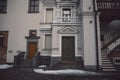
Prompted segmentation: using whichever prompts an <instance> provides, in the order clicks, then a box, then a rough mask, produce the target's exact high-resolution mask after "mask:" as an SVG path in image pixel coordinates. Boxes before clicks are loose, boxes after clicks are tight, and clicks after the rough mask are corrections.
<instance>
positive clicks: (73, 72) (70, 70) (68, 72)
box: [34, 69, 95, 75]
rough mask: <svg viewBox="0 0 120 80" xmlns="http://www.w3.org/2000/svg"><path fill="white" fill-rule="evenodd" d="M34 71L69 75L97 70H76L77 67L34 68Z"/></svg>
mask: <svg viewBox="0 0 120 80" xmlns="http://www.w3.org/2000/svg"><path fill="white" fill-rule="evenodd" d="M34 72H36V73H40V74H54V75H58V74H59V75H60V74H62V75H63V74H67V75H71V74H72V75H73V74H74V75H79V74H91V73H92V74H95V72H89V71H84V70H75V69H64V70H43V69H34Z"/></svg>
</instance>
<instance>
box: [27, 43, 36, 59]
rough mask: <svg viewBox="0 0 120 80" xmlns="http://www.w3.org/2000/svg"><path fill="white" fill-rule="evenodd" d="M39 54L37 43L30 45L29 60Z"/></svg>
mask: <svg viewBox="0 0 120 80" xmlns="http://www.w3.org/2000/svg"><path fill="white" fill-rule="evenodd" d="M36 53H37V42H29V43H28V58H29V59H31V58H33V57H34V56H35V54H36Z"/></svg>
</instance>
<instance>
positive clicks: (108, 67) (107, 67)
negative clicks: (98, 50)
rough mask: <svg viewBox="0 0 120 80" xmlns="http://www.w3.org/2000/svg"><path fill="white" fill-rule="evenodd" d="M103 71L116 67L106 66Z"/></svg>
mask: <svg viewBox="0 0 120 80" xmlns="http://www.w3.org/2000/svg"><path fill="white" fill-rule="evenodd" d="M102 68H103V69H115V67H114V66H104V67H102Z"/></svg>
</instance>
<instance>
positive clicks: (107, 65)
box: [102, 64, 113, 67]
mask: <svg viewBox="0 0 120 80" xmlns="http://www.w3.org/2000/svg"><path fill="white" fill-rule="evenodd" d="M102 66H103V67H104V66H113V64H102Z"/></svg>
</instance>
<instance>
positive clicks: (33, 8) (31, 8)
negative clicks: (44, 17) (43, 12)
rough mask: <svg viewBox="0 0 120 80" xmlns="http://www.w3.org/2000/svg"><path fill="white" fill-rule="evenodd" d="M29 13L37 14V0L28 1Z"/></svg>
mask: <svg viewBox="0 0 120 80" xmlns="http://www.w3.org/2000/svg"><path fill="white" fill-rule="evenodd" d="M28 12H29V13H38V12H39V0H30V1H29V11H28Z"/></svg>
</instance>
